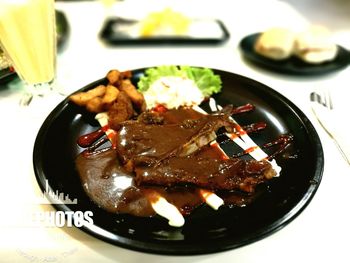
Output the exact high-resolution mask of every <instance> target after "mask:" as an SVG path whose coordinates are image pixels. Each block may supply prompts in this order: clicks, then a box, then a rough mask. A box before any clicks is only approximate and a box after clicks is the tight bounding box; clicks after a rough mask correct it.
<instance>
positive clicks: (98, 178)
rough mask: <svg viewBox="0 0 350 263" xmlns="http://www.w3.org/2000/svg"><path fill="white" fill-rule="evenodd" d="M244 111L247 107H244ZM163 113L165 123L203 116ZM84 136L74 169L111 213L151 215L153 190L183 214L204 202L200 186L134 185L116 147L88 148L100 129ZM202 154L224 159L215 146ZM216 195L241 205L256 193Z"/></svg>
mask: <svg viewBox="0 0 350 263" xmlns="http://www.w3.org/2000/svg"><path fill="white" fill-rule="evenodd" d="M249 109H250V108H249ZM244 110H247V107H245V108H244ZM163 116H164V119H165V122H166V123H179V122H181V121H184V120H186V119H196V118H200V117H201V116H203V115H202V114H201V113H198V112H196V111H195V110H188V109H186V110H184V109H181V108H180V109H178V110H174V111H173V110H172V111H167V112H165V113H164V115H163ZM255 126H256V127H253V126H249V127H247V128H248V129H251V130H252V131H253V132H254V131H258V130H260V129H263V128H264V127H265V126H266V125H264V124H263V123H259V124H256V125H255ZM83 136H85V137H83ZM83 136H82V137H80V138H79V140H78V142H79V144H80V145H83V146H86V147H89V148H92V149H91V150H85V151H84V152H82V153H81V154H79V155H78V157H77V159H76V168H77V171H78V173H79V176H80V179H81V182H82V185H83V187H84V190H85V192H86V193H87V195H88V196H89V197H90V199H91V200H92V201H93V202H94V203H95V204H97V205H98V206H99V207H101V208H103V209H105V210H107V211H109V212H112V213H123V214H124V213H126V214H131V215H135V216H140V217H149V216H154V215H155V214H156V213H155V211H154V210H153V208H152V206H151V201H152V196H153V195H152V193H154V192H156V193H158V194H159V195H161V196H162V197H164V198H165V199H166V200H167V201H168V202H170V203H172V204H173V205H175V206H176V207H177V208H178V209H179V211H180V212H181V213H182V214H183V215H188V214H190V213H191V212H192V211H193V210H194V209H195V208H196V207H198V206H200V205H201V204H203V203H204V202H205V200H203V199H202V197H201V195H200V194H199V193H198V191H199V190H200V189H199V188H197V187H194V186H176V187H164V186H138V185H136V184H135V182H134V174H133V173H132V172H128V171H126V170H125V169H124V168H123V167H122V165H121V164H120V162H119V161H118V158H117V153H116V151H115V149H113V148H104V149H102V150H96V149H95V147H93V146H92V147H91V145H92V141H94V140H97V139H99V140H101V139H102V138H101V136H102V135H101V132H98V131H96V132H94V133H92V137H94V138H95V139H91V138H90V137H89V136H86V135H83ZM99 140H97V142H98V141H99ZM279 143H281V142H279ZM276 144H278V143H276ZM201 155H203V156H206V157H207V158H223V154H222V152H221V151H220V149H218V148H217V147H205V149H204V150H203V151H202V152H201ZM217 194H218V195H219V196H220V197H221V198H222V199H223V200H224V203H225V205H228V206H240V207H242V206H245V205H247V204H249V203H251V202H252V201H253V200H254V199H255V198H256V196H257V195H258V194H259V193H258V192H255V193H245V192H241V191H220V192H217Z"/></svg>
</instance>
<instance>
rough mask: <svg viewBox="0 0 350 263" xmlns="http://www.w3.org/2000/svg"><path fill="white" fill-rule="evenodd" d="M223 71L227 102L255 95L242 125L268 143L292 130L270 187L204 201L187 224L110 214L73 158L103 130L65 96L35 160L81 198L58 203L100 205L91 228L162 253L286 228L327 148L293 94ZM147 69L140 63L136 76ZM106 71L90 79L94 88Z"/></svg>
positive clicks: (312, 186) (224, 244) (222, 245)
mask: <svg viewBox="0 0 350 263" xmlns="http://www.w3.org/2000/svg"><path fill="white" fill-rule="evenodd" d="M214 71H215V73H216V74H219V75H220V76H221V79H222V81H223V90H222V92H221V93H220V94H218V95H217V96H215V98H216V100H217V101H218V103H219V104H221V105H226V104H234V105H242V104H245V103H252V104H254V105H255V106H256V109H255V110H254V111H253V112H250V113H244V114H241V115H238V116H237V117H235V119H236V120H237V121H238V122H239V123H241V124H242V125H245V124H249V123H252V122H257V121H264V122H266V123H267V125H268V126H267V128H266V129H265V130H264V131H262V132H259V133H256V134H252V136H251V137H252V138H253V140H255V141H256V143H257V144H259V145H261V144H263V143H265V142H269V141H271V140H273V139H275V138H276V137H277V136H278V135H280V134H285V133H290V134H292V135H293V136H294V142H293V144H292V145H291V147H288V148H287V150H286V152H285V153H284V154H283V155H280V156H278V158H277V162H278V163H279V165H280V166H281V167H282V169H283V170H282V173H281V175H280V177H278V178H274V179H272V180H271V181H270V182H269V184H268V187H267V189H266V190H264V191H263V193H262V194H261V195H259V197H258V198H257V199H256V200H255V201H254V202H253V203H252V204H250V205H248V206H246V207H234V208H229V207H221V208H220V209H219V210H218V211H214V210H212V209H211V208H209V207H207V206H206V205H203V206H201V207H199V208H197V209H196V210H195V211H194V212H193V213H192V214H191V215H190V216H188V217H186V223H185V225H184V226H183V227H181V228H173V227H170V226H168V224H167V221H166V220H165V219H163V218H160V217H153V218H138V217H134V216H128V215H117V214H110V213H108V212H106V211H104V210H103V209H101V208H99V207H97V206H96V205H94V204H93V203H92V202H91V201H90V199H89V198H88V196H87V195H86V194H85V192H84V190H83V187H82V185H81V183H80V179H79V176H78V174H77V172H76V170H75V165H74V160H75V158H76V156H77V154H78V153H79V152H80V151H81V149H80V148H79V147H78V146H77V144H76V139H77V137H78V136H79V135H82V134H86V133H87V132H90V131H93V130H96V129H97V128H98V123H97V122H96V121H95V120H94V118H93V116H92V115H90V114H87V113H86V112H85V111H83V110H82V109H81V108H79V107H77V106H76V105H73V104H71V103H70V102H69V101H68V100H67V99H66V100H64V101H62V102H61V103H60V104H59V105H58V106H57V107H56V108H55V109H54V110H53V111H52V112H51V114H50V115H49V116H48V117H47V119H46V120H45V122H44V123H43V125H42V127H41V129H40V131H39V133H38V135H37V138H36V142H35V146H34V153H33V161H34V170H35V175H36V178H37V181H38V183H39V185H40V187H41V189H42V190H43V191H44V190H45V183H46V180H48V182H49V185H50V187H51V188H52V189H53V191H56V190H57V191H59V192H62V193H64V194H69V196H70V198H71V199H73V198H77V200H78V204H76V205H54V206H55V207H56V209H58V210H62V211H70V210H72V211H88V210H91V211H92V212H93V220H94V225H93V226H91V227H83V228H82V230H84V231H86V232H87V233H89V234H91V235H93V236H95V237H97V238H100V239H102V240H105V241H107V242H110V243H112V244H115V245H118V246H122V247H126V248H130V249H133V250H139V251H144V252H150V253H159V254H181V255H184V254H203V253H212V252H217V251H223V250H228V249H232V248H236V247H239V246H242V245H245V244H248V243H251V242H254V241H257V240H259V239H261V238H264V237H266V236H267V235H269V234H271V233H273V232H275V231H276V230H279V229H280V228H282V227H283V226H285V225H286V224H287V223H289V222H290V221H291V220H292V219H294V218H295V217H296V216H297V215H298V214H299V213H300V212H301V211H302V210H303V209H304V208H305V207H306V206H307V204H308V203H309V202H310V200H311V199H312V197H313V196H314V194H315V192H316V190H317V188H318V185H319V184H320V181H321V177H322V172H323V163H324V159H323V151H322V146H321V143H320V140H319V137H318V135H317V133H316V131H315V129H314V128H313V126H312V124H311V123H310V121H309V120H308V119H307V118H306V116H305V115H304V114H303V113H302V112H301V111H300V110H299V109H298V108H297V107H296V106H295V105H294V104H293V103H292V102H290V101H289V100H288V99H286V98H285V97H283V96H282V95H281V94H279V93H277V92H276V91H274V90H272V89H271V88H269V87H267V86H265V85H263V84H261V83H259V82H256V81H254V80H252V79H248V78H246V77H243V76H240V75H236V74H233V73H229V72H224V71H220V70H214ZM143 72H144V69H140V70H136V71H133V73H134V75H133V82H134V83H135V84H136V83H137V81H138V79H139V77H140V76H141V75H142V74H143ZM105 82H106V80H105V79H101V80H98V81H96V82H94V83H91V84H89V85H87V86H86V87H84V88H82V90H87V89H91V88H93V87H95V86H97V85H99V84H101V83H105Z"/></svg>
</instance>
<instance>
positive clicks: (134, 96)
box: [119, 79, 146, 112]
mask: <svg viewBox="0 0 350 263" xmlns="http://www.w3.org/2000/svg"><path fill="white" fill-rule="evenodd" d="M119 89H120V90H121V91H124V92H125V93H126V94H127V95H128V96H129V98H130V99H131V101H132V103H133V104H134V106H135V107H136V108H137V110H139V111H140V112H143V111H144V110H145V106H146V104H145V98H144V97H143V94H142V93H141V92H138V91H137V89H136V88H135V86H134V85H133V84H132V83H131V81H130V79H125V80H123V81H122V83H121V85H120V87H119Z"/></svg>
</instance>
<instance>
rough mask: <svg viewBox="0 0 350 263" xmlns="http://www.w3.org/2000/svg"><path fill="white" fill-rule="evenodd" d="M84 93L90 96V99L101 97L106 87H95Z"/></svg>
mask: <svg viewBox="0 0 350 263" xmlns="http://www.w3.org/2000/svg"><path fill="white" fill-rule="evenodd" d="M86 93H87V94H91V96H92V98H94V97H102V96H103V95H104V94H105V93H106V86H105V85H98V86H97V87H95V88H93V89H91V90H88V91H87V92H86Z"/></svg>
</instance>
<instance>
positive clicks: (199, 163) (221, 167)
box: [135, 146, 275, 192]
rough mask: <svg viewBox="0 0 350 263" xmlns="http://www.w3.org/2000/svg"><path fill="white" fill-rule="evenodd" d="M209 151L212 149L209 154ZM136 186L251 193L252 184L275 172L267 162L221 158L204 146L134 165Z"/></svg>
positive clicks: (269, 176)
mask: <svg viewBox="0 0 350 263" xmlns="http://www.w3.org/2000/svg"><path fill="white" fill-rule="evenodd" d="M210 151H212V152H211V153H210ZM135 173H136V177H135V182H136V184H138V185H162V186H169V187H170V186H174V185H181V184H183V185H186V184H191V185H196V186H199V187H203V188H207V189H212V190H237V189H239V190H242V191H245V192H254V190H255V187H256V186H257V185H258V184H260V183H263V182H265V181H267V180H268V179H270V178H271V177H273V176H274V175H275V171H274V170H273V168H272V166H271V164H270V163H269V162H268V161H265V160H263V161H255V160H242V159H239V158H231V159H222V158H220V157H219V154H217V157H215V148H212V147H210V146H205V147H203V148H202V149H201V150H200V151H199V152H196V153H195V154H192V155H190V156H185V157H181V156H174V157H172V158H169V159H167V160H164V161H162V162H161V163H159V164H158V165H154V166H147V165H141V164H138V165H136V167H135Z"/></svg>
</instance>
